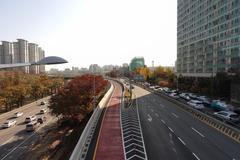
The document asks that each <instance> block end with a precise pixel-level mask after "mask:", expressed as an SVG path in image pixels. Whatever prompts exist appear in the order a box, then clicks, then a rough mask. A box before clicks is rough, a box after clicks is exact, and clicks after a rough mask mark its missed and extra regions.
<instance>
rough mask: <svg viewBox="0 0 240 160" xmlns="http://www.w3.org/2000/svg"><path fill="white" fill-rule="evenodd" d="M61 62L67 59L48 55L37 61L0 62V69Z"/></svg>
mask: <svg viewBox="0 0 240 160" xmlns="http://www.w3.org/2000/svg"><path fill="white" fill-rule="evenodd" d="M62 63H68V61H66V60H65V59H63V58H61V57H57V56H49V57H45V58H43V59H41V60H40V61H38V62H33V63H13V64H0V69H5V68H15V67H24V66H31V65H51V64H62Z"/></svg>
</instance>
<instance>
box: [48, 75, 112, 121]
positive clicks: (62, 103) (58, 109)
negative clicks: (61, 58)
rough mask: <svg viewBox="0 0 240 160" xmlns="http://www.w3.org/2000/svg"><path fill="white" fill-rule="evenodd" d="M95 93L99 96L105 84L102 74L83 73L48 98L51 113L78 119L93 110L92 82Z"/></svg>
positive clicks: (65, 117)
mask: <svg viewBox="0 0 240 160" xmlns="http://www.w3.org/2000/svg"><path fill="white" fill-rule="evenodd" d="M94 79H95V95H96V96H100V94H101V93H102V92H103V90H104V89H105V87H106V85H107V81H106V80H104V79H103V77H102V76H95V78H94V76H93V75H83V76H78V77H75V78H74V79H73V80H71V81H70V82H69V83H68V85H67V86H66V88H64V89H61V90H60V91H59V92H57V93H56V94H55V95H54V96H52V98H51V99H50V106H49V108H50V109H51V110H52V114H54V115H56V116H62V118H64V119H71V120H73V119H75V118H77V119H78V120H79V119H80V118H79V117H81V116H83V117H85V116H86V114H88V113H90V112H91V111H92V110H93V99H94V92H93V86H94V85H93V84H94Z"/></svg>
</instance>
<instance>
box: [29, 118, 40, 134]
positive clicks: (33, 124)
mask: <svg viewBox="0 0 240 160" xmlns="http://www.w3.org/2000/svg"><path fill="white" fill-rule="evenodd" d="M38 125H39V123H38V122H37V121H32V122H30V123H28V124H27V125H26V131H27V132H30V131H34V130H35V129H36V128H37V127H38Z"/></svg>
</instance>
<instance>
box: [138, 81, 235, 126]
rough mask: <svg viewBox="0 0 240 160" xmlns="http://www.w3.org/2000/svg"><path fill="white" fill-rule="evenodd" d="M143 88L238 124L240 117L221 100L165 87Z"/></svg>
mask: <svg viewBox="0 0 240 160" xmlns="http://www.w3.org/2000/svg"><path fill="white" fill-rule="evenodd" d="M141 85H144V86H145V87H148V88H149V89H152V90H154V91H156V92H161V93H164V94H167V95H168V96H170V97H171V98H173V99H176V100H180V101H183V102H185V103H187V104H188V105H189V106H191V107H193V108H194V109H197V110H200V111H204V110H205V108H208V110H209V109H210V110H212V111H213V115H214V116H215V117H217V118H220V119H222V120H224V121H231V122H235V123H238V122H240V115H239V114H238V113H236V112H234V107H233V106H231V105H230V104H227V103H226V102H225V101H221V100H211V99H210V98H208V97H207V96H199V95H196V94H193V93H187V92H181V91H179V90H174V89H170V88H167V87H163V88H162V87H160V86H157V85H150V84H149V83H142V84H141Z"/></svg>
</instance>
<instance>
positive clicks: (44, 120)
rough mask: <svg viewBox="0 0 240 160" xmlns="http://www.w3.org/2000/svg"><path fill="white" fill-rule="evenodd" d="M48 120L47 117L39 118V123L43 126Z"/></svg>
mask: <svg viewBox="0 0 240 160" xmlns="http://www.w3.org/2000/svg"><path fill="white" fill-rule="evenodd" d="M46 120H47V118H46V117H39V118H38V119H37V122H38V123H40V124H43V123H44V122H46Z"/></svg>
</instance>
